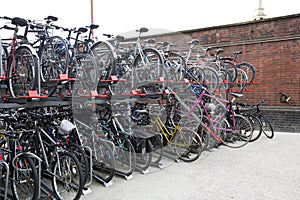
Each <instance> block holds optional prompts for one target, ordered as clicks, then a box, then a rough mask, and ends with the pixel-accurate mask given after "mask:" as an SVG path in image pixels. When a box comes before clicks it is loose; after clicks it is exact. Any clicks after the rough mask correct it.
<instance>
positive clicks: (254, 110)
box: [243, 99, 274, 141]
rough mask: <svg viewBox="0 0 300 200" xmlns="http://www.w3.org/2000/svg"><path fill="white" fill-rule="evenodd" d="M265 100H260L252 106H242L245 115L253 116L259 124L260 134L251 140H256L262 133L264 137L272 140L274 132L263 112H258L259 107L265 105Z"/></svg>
mask: <svg viewBox="0 0 300 200" xmlns="http://www.w3.org/2000/svg"><path fill="white" fill-rule="evenodd" d="M265 101H266V99H262V100H261V101H260V102H259V103H257V104H253V105H244V106H245V107H246V108H245V109H243V111H244V112H245V113H247V114H250V115H253V116H255V117H256V118H258V119H259V121H260V124H261V129H262V131H260V134H257V135H256V137H254V138H253V140H254V141H255V140H257V139H258V138H259V137H260V136H261V133H262V132H263V133H264V134H265V136H266V137H267V138H269V139H272V138H273V137H274V130H273V126H272V124H271V123H270V121H269V120H268V118H267V117H266V116H265V115H264V114H263V112H262V111H261V110H260V106H261V105H262V104H263V103H265Z"/></svg>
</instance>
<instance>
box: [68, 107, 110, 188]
mask: <svg viewBox="0 0 300 200" xmlns="http://www.w3.org/2000/svg"><path fill="white" fill-rule="evenodd" d="M81 106H82V105H78V107H77V108H73V123H74V125H75V126H76V131H77V133H78V136H79V139H80V142H81V143H82V145H84V146H87V147H89V148H90V149H91V151H88V152H86V154H87V156H88V158H89V159H91V160H92V175H93V177H94V178H95V179H96V180H97V181H98V182H99V183H102V184H104V185H108V184H110V181H111V180H112V178H113V176H114V174H115V171H116V170H115V169H116V164H115V158H114V148H115V147H114V146H115V145H114V144H113V143H112V142H111V141H109V140H107V139H104V138H103V137H101V134H102V133H101V132H100V131H99V129H98V127H97V126H98V121H97V120H96V117H95V112H93V111H90V110H89V109H87V108H86V107H84V106H83V107H81ZM83 116H84V117H83Z"/></svg>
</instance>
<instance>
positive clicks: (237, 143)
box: [218, 114, 253, 148]
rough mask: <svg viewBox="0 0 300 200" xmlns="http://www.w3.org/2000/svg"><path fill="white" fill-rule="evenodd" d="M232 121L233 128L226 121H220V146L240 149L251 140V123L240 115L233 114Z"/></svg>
mask: <svg viewBox="0 0 300 200" xmlns="http://www.w3.org/2000/svg"><path fill="white" fill-rule="evenodd" d="M234 120H235V126H234V125H233V124H231V123H229V122H228V121H227V120H226V119H224V120H222V122H221V123H220V127H219V128H218V129H219V130H218V132H219V135H220V137H221V139H222V144H224V145H226V146H228V147H231V148H240V147H243V146H245V145H246V144H247V143H248V142H249V141H250V140H251V137H252V134H253V127H252V124H251V122H250V121H249V120H248V119H247V118H246V117H244V116H242V115H238V114H235V115H234ZM233 127H235V128H233Z"/></svg>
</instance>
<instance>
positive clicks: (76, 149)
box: [67, 143, 91, 185]
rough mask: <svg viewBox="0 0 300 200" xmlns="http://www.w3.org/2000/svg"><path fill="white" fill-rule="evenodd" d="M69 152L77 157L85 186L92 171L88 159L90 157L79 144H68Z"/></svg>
mask: <svg viewBox="0 0 300 200" xmlns="http://www.w3.org/2000/svg"><path fill="white" fill-rule="evenodd" d="M67 150H68V151H69V152H70V153H72V154H73V155H75V156H76V157H77V159H78V161H79V163H80V167H81V170H82V174H83V183H84V185H85V184H86V183H87V180H88V178H89V175H90V173H91V171H90V169H91V166H90V164H91V163H90V160H89V159H88V156H87V154H86V152H85V150H84V148H83V147H81V146H80V145H78V144H74V143H73V144H72V143H71V144H67Z"/></svg>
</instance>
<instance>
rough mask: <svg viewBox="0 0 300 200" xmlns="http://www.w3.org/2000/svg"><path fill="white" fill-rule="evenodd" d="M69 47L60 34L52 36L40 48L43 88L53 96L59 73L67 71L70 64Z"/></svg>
mask: <svg viewBox="0 0 300 200" xmlns="http://www.w3.org/2000/svg"><path fill="white" fill-rule="evenodd" d="M68 51H69V48H68V45H67V43H66V41H65V40H64V39H63V38H62V37H60V36H52V37H50V38H49V39H47V40H46V41H45V44H44V46H43V48H41V49H40V50H39V58H40V70H41V82H42V90H43V91H44V92H45V93H46V94H47V95H48V96H52V95H53V94H54V93H55V91H56V87H57V84H58V83H57V81H52V82H49V81H50V80H51V79H56V80H57V79H59V74H63V73H65V72H66V70H67V67H68V64H69V59H70V58H69V52H68Z"/></svg>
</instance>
